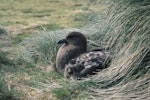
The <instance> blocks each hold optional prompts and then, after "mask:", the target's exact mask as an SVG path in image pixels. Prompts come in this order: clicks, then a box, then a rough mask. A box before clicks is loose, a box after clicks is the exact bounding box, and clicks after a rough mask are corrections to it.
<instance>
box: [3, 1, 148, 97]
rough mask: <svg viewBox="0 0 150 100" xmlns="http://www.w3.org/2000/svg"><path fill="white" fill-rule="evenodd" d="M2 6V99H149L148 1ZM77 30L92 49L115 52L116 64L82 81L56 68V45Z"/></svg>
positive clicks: (18, 2) (49, 2)
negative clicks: (104, 49)
mask: <svg viewBox="0 0 150 100" xmlns="http://www.w3.org/2000/svg"><path fill="white" fill-rule="evenodd" d="M1 2H2V3H1V4H0V9H1V11H0V13H2V14H1V15H0V19H1V22H0V24H1V25H2V26H4V27H2V26H1V27H0V72H1V74H0V77H1V78H0V99H3V100H27V99H29V100H30V99H31V100H81V99H82V100H88V99H96V100H97V99H110V100H111V99H116V100H117V99H140V100H142V99H148V98H149V90H150V70H149V68H150V42H149V41H150V40H149V39H150V34H149V33H150V31H149V23H150V20H149V19H150V16H149V15H150V11H149V9H150V7H149V3H150V2H149V1H148V0H122V1H117V0H113V1H112V0H107V1H105V0H96V1H92V0H88V1H87V0H82V1H80V0H70V1H66V0H61V1H60V0H43V1H40V0H37V1H34V0H26V1H22V2H20V1H18V0H7V1H6V0H2V1H1ZM12 3H13V5H12ZM33 3H34V5H33ZM27 4H28V5H27ZM10 5H11V6H10ZM56 9H57V10H56ZM9 14H11V17H10V15H9ZM16 27H19V28H18V29H16ZM72 27H74V28H72ZM6 30H7V31H6ZM74 30H77V31H81V32H83V33H84V34H85V35H86V36H87V38H88V47H89V49H90V48H94V47H97V46H100V47H110V48H111V49H110V57H111V58H112V61H111V63H110V66H109V67H108V68H107V69H105V70H103V71H101V72H99V73H98V75H95V76H93V77H89V78H86V79H85V80H80V81H77V80H72V79H70V80H67V79H64V78H63V76H62V75H59V73H58V72H57V71H56V70H55V57H56V53H57V50H58V47H59V46H58V45H56V42H57V41H58V40H59V39H60V38H62V37H63V36H65V35H66V34H67V33H68V32H70V31H74ZM3 33H6V34H3ZM31 33H32V34H31ZM14 34H15V36H14Z"/></svg>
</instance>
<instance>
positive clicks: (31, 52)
mask: <svg viewBox="0 0 150 100" xmlns="http://www.w3.org/2000/svg"><path fill="white" fill-rule="evenodd" d="M56 42H57V37H56V34H51V33H48V32H40V33H39V34H36V36H31V37H27V38H25V39H24V40H23V41H22V42H21V43H19V44H18V45H17V46H16V50H17V58H16V60H15V61H16V64H27V65H28V66H30V65H31V66H32V65H33V66H34V65H35V64H37V63H43V64H54V62H55V56H56V51H57V48H58V47H57V45H56V44H57V43H56Z"/></svg>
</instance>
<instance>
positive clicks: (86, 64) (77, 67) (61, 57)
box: [56, 32, 108, 78]
mask: <svg viewBox="0 0 150 100" xmlns="http://www.w3.org/2000/svg"><path fill="white" fill-rule="evenodd" d="M58 43H59V44H60V43H64V44H63V45H62V46H61V47H60V48H59V50H58V53H57V57H56V68H57V70H58V72H60V73H61V74H64V77H65V78H70V77H71V76H72V77H74V78H81V77H85V76H87V75H92V74H95V72H96V71H97V70H98V69H103V68H104V62H105V60H106V58H107V57H108V52H105V51H104V50H103V49H94V50H93V51H90V52H87V50H86V49H87V41H86V38H85V36H84V35H83V34H81V33H79V32H71V33H69V34H68V35H67V36H66V38H65V39H62V40H60V41H59V42H58Z"/></svg>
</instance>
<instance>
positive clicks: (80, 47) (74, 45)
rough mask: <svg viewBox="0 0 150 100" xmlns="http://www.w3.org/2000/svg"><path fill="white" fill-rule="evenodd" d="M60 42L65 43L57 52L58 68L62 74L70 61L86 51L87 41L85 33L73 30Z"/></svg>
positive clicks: (59, 42)
mask: <svg viewBox="0 0 150 100" xmlns="http://www.w3.org/2000/svg"><path fill="white" fill-rule="evenodd" d="M58 44H63V45H62V46H61V47H60V48H59V50H58V52H57V57H56V69H57V70H58V72H60V73H61V74H64V69H65V66H66V65H67V64H68V63H69V61H70V60H71V59H73V58H75V57H77V56H79V55H80V54H82V53H84V52H86V48H87V41H86V38H85V36H84V35H83V34H81V33H79V32H71V33H69V34H68V35H67V36H66V38H65V39H62V40H60V41H58Z"/></svg>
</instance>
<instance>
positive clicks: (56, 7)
mask: <svg viewBox="0 0 150 100" xmlns="http://www.w3.org/2000/svg"><path fill="white" fill-rule="evenodd" d="M88 3H89V2H86V0H82V1H79V0H67V1H66V0H43V1H41V0H36V1H35V0H26V1H19V0H7V1H6V0H1V4H0V9H1V10H0V13H1V15H0V19H1V22H0V24H1V25H2V26H5V27H6V29H7V30H8V31H9V33H11V34H22V33H24V32H25V33H28V34H29V33H32V31H36V30H38V29H39V30H56V29H61V28H69V27H79V26H80V25H83V24H84V22H83V21H84V20H83V19H84V16H85V17H86V15H87V14H88V13H90V12H88V10H89V9H90V10H93V11H98V10H100V9H101V8H104V7H105V6H101V7H99V6H92V7H91V6H89V4H88ZM82 15H83V17H81V16H82ZM75 16H76V17H75ZM29 30H30V31H31V32H30V31H29ZM26 31H27V32H26Z"/></svg>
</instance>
